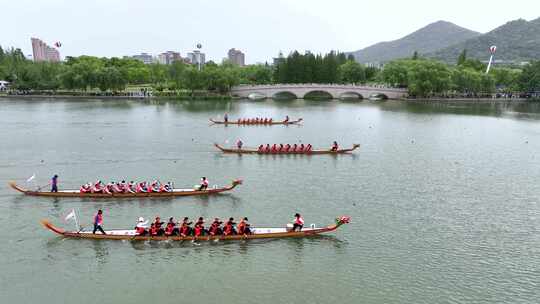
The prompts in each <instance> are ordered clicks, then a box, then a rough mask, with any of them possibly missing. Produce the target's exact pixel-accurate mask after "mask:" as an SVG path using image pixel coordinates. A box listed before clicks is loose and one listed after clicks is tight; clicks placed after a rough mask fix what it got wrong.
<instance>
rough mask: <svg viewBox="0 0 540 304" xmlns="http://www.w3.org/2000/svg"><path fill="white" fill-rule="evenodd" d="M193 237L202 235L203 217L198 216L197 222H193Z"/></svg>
mask: <svg viewBox="0 0 540 304" xmlns="http://www.w3.org/2000/svg"><path fill="white" fill-rule="evenodd" d="M193 235H194V236H195V238H197V237H199V236H202V235H204V219H203V218H202V216H201V217H199V220H198V221H197V223H195V228H194V233H193Z"/></svg>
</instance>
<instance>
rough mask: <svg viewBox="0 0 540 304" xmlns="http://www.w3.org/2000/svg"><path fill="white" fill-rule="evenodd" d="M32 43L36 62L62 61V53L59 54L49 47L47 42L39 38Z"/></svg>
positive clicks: (32, 39) (33, 39)
mask: <svg viewBox="0 0 540 304" xmlns="http://www.w3.org/2000/svg"><path fill="white" fill-rule="evenodd" d="M31 41H32V53H33V56H34V61H36V62H37V61H49V62H58V61H60V52H58V50H57V49H55V48H53V47H50V46H48V45H47V44H46V43H45V42H43V41H42V40H41V39H38V38H31Z"/></svg>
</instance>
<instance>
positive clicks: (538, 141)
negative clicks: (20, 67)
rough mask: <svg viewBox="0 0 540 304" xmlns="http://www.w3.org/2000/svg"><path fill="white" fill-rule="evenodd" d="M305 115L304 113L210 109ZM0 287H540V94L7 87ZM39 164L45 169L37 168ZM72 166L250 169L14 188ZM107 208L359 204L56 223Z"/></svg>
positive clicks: (38, 293) (321, 296)
mask: <svg viewBox="0 0 540 304" xmlns="http://www.w3.org/2000/svg"><path fill="white" fill-rule="evenodd" d="M224 112H228V113H229V116H230V117H231V118H232V119H235V118H236V117H239V116H240V117H254V116H265V117H274V118H282V117H284V116H285V115H289V116H290V117H291V118H297V117H303V118H304V121H305V123H304V124H303V125H302V126H289V127H285V126H273V127H263V126H259V127H257V126H251V127H238V126H229V127H224V126H218V125H213V126H212V125H210V124H209V122H208V118H210V117H213V118H218V117H221V116H222V115H223V113H224ZM0 130H1V131H2V132H0V143H1V144H0V147H1V148H0V230H1V231H2V232H3V233H1V234H0V244H2V246H0V257H1V259H0V273H1V275H0V303H32V302H35V303H37V302H39V303H160V304H162V303H193V302H195V301H197V302H198V303H211V302H214V303H258V304H264V303H334V302H342V303H426V304H428V303H429V304H433V303H539V298H540V183H539V182H538V181H539V180H540V105H539V104H528V105H527V104H513V105H508V104H482V105H471V104H469V105H466V104H439V103H438V104H407V103H402V102H395V101H386V102H381V103H370V102H365V101H364V102H361V103H341V102H309V101H300V100H299V101H288V102H274V101H265V102H256V103H253V102H248V101H240V102H230V103H227V102H201V101H197V102H144V101H128V100H80V99H76V100H42V99H35V100H19V99H17V100H10V99H1V100H0ZM238 138H241V139H242V140H243V141H244V143H245V144H246V145H247V146H258V145H259V144H263V143H264V144H266V143H299V142H300V141H301V142H303V143H311V144H312V145H313V146H314V147H316V148H317V147H324V148H326V147H329V146H330V144H331V142H332V141H333V140H337V141H338V142H339V143H340V144H341V145H342V146H351V145H352V144H354V143H360V144H361V145H362V146H361V148H360V149H359V150H357V151H356V153H354V154H352V155H340V156H337V157H334V156H328V155H322V156H279V155H274V156H260V155H243V156H238V155H223V154H221V153H218V152H217V151H216V150H215V148H214V147H213V146H212V143H214V142H217V143H222V144H226V145H230V144H232V143H234V142H235V141H236V140H237V139H238ZM32 174H36V179H35V180H33V181H31V182H30V183H26V179H27V178H28V177H29V176H31V175H32ZM53 174H59V175H60V179H59V180H60V186H61V187H64V188H66V187H67V188H72V187H76V188H78V187H79V185H80V184H82V183H85V182H87V181H94V180H96V179H97V178H100V179H102V180H104V181H109V180H120V179H124V178H125V179H145V180H153V179H157V178H159V179H160V180H162V181H169V180H171V181H174V182H175V184H176V186H186V187H191V186H192V185H194V184H196V183H198V182H199V178H200V177H201V176H207V177H209V178H210V183H211V184H212V185H214V184H219V185H224V184H228V183H229V182H230V181H231V180H232V179H234V178H242V179H244V184H243V185H242V186H240V187H238V188H237V189H235V191H234V192H231V193H230V194H225V195H219V196H212V197H186V198H177V199H166V200H149V199H122V200H120V199H118V200H110V201H109V200H97V201H94V200H89V199H47V198H35V197H25V196H23V195H21V194H19V193H16V192H15V191H13V190H11V189H10V188H9V187H8V186H7V183H8V181H10V180H15V181H17V182H19V183H21V184H23V185H24V186H27V187H36V186H38V185H42V184H46V183H47V182H48V179H49V178H50V177H51V176H52V175H53ZM73 208H75V209H77V210H78V211H79V213H80V215H81V221H82V223H83V224H85V225H88V224H89V223H90V222H91V217H92V215H93V214H94V213H95V211H96V210H97V209H98V208H101V209H103V210H104V226H105V228H106V229H107V228H108V229H111V228H125V227H133V226H134V224H135V220H136V218H137V217H139V216H144V217H145V218H150V217H154V216H156V215H160V216H161V217H162V218H168V217H169V216H174V217H175V218H180V217H183V216H189V217H191V218H193V217H196V216H204V217H214V216H219V217H222V218H224V217H229V216H234V217H236V218H238V217H241V216H247V217H249V219H250V222H251V223H252V224H253V225H255V226H281V225H284V224H286V223H287V222H290V221H291V220H292V215H293V214H294V213H295V212H300V213H302V214H303V215H304V218H305V220H306V223H307V224H311V223H317V225H326V224H330V223H331V222H332V221H333V219H334V218H335V217H336V216H340V215H349V216H351V217H352V220H351V223H350V224H349V225H345V226H343V227H341V228H340V229H339V230H338V231H337V232H336V233H334V234H330V235H328V236H325V237H315V238H308V239H281V240H271V241H247V242H219V243H201V244H192V243H174V242H128V241H92V240H76V239H63V238H60V237H58V236H56V235H54V234H52V233H51V232H49V231H46V230H45V229H43V228H42V227H41V226H40V224H39V221H40V220H41V219H43V218H48V219H51V220H52V221H53V222H55V223H56V224H58V225H61V226H63V227H67V228H70V227H72V226H73V224H72V223H65V222H64V221H63V219H62V218H63V216H64V215H65V214H67V213H68V212H69V211H70V210H71V209H73Z"/></svg>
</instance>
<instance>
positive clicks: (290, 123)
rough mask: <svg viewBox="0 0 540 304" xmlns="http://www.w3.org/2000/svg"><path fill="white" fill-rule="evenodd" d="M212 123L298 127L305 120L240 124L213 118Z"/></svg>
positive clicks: (239, 123) (242, 123) (240, 123)
mask: <svg viewBox="0 0 540 304" xmlns="http://www.w3.org/2000/svg"><path fill="white" fill-rule="evenodd" d="M210 121H211V122H213V123H215V124H220V125H241V126H272V125H297V124H299V123H301V122H302V121H303V119H302V118H298V119H297V120H290V121H284V120H282V121H272V122H266V123H263V122H251V123H247V122H238V121H228V122H225V121H220V120H214V119H212V118H210Z"/></svg>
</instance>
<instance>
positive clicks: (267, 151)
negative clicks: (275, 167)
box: [264, 144, 270, 153]
mask: <svg viewBox="0 0 540 304" xmlns="http://www.w3.org/2000/svg"><path fill="white" fill-rule="evenodd" d="M264 152H266V153H270V144H266V148H264Z"/></svg>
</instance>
